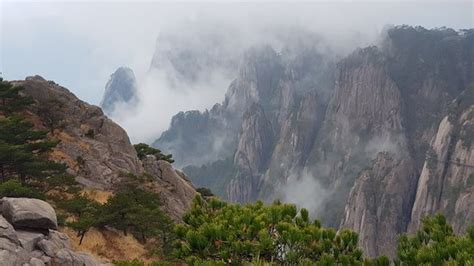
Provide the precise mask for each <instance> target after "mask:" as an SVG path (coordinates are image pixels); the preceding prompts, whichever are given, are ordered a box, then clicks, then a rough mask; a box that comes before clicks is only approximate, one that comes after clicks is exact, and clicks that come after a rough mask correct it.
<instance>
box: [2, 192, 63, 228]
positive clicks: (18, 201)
mask: <svg viewBox="0 0 474 266" xmlns="http://www.w3.org/2000/svg"><path fill="white" fill-rule="evenodd" d="M0 204H1V206H2V215H3V216H4V217H5V218H6V219H7V220H8V222H10V223H11V224H12V225H13V226H15V227H23V228H31V229H45V230H48V229H57V228H58V222H57V218H56V212H55V211H54V209H53V207H51V205H49V204H48V203H46V202H44V201H42V200H38V199H28V198H3V199H1V201H0Z"/></svg>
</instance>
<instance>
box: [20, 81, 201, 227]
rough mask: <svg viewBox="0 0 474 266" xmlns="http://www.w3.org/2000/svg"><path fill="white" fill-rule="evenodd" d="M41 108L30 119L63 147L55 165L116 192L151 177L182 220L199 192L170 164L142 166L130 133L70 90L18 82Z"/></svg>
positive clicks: (169, 207)
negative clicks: (131, 178)
mask: <svg viewBox="0 0 474 266" xmlns="http://www.w3.org/2000/svg"><path fill="white" fill-rule="evenodd" d="M14 84H15V85H19V86H23V87H24V88H25V90H24V91H23V92H24V93H25V94H26V95H28V96H31V97H32V98H33V99H34V100H35V102H36V104H34V105H33V107H31V108H30V110H29V111H28V114H27V116H28V118H29V120H31V121H32V122H33V123H34V124H35V126H36V127H37V128H39V129H43V130H49V131H50V137H51V138H53V139H57V140H59V141H60V143H59V144H58V146H57V147H56V148H55V149H54V150H53V152H52V153H51V155H50V156H51V159H53V160H55V161H58V162H62V163H65V164H66V165H67V166H68V171H69V172H70V173H71V174H73V175H74V176H76V180H77V181H78V182H79V183H81V184H82V185H84V186H85V187H87V188H96V189H100V190H108V191H113V190H114V189H115V188H116V187H117V186H119V185H120V183H121V182H122V181H123V180H124V178H126V175H127V174H133V175H137V176H139V175H142V174H144V173H148V174H151V175H152V176H153V177H154V180H155V182H154V186H155V189H156V190H157V191H158V192H160V193H162V195H163V199H164V203H165V208H166V210H167V211H168V212H169V214H170V215H171V216H172V217H173V218H175V219H176V220H179V218H180V217H181V215H182V214H183V213H184V212H185V210H186V209H187V208H188V207H189V204H190V202H191V200H192V198H193V197H194V195H195V193H196V192H195V190H194V188H193V187H192V185H190V184H189V181H188V180H187V178H186V176H184V175H183V174H182V173H180V172H176V171H175V170H174V169H173V168H172V166H171V165H169V164H168V163H166V162H162V161H157V160H156V159H155V160H154V161H153V159H151V158H147V159H146V160H145V161H143V162H142V161H140V159H138V157H137V153H136V151H135V148H134V147H133V146H132V144H131V143H130V140H129V138H128V136H127V133H126V132H125V131H124V130H123V129H122V128H121V127H120V126H118V125H117V124H115V123H114V122H113V121H112V120H110V119H109V118H107V116H105V115H104V114H103V112H102V110H101V109H100V108H99V107H96V106H93V105H89V104H87V103H85V102H83V101H81V100H79V99H78V98H76V96H75V95H73V94H72V93H71V92H69V91H68V90H67V89H65V88H63V87H61V86H59V85H57V84H55V83H54V82H52V81H46V80H44V79H43V78H41V77H39V76H35V77H29V78H26V80H24V81H15V82H14Z"/></svg>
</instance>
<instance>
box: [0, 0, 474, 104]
mask: <svg viewBox="0 0 474 266" xmlns="http://www.w3.org/2000/svg"><path fill="white" fill-rule="evenodd" d="M0 10H1V12H0V23H1V35H0V40H1V42H0V43H1V54H0V71H1V72H3V77H4V78H6V79H23V78H24V77H25V76H28V75H34V74H40V75H42V76H44V77H45V78H46V79H51V80H55V81H56V82H57V83H60V84H62V85H64V86H66V87H68V88H69V89H70V90H72V91H73V92H74V93H76V94H77V95H78V96H79V97H80V98H82V99H84V100H86V101H88V102H90V103H93V104H98V103H99V101H100V98H101V96H102V93H103V90H104V85H105V83H106V81H107V80H108V78H109V76H110V74H111V73H112V72H113V71H114V70H115V69H116V68H117V67H119V66H122V65H127V66H130V67H132V68H133V69H134V70H135V71H136V72H137V75H142V74H143V73H144V72H145V71H146V70H147V68H148V66H149V64H150V60H151V56H152V54H153V50H154V47H155V40H156V37H157V35H158V34H159V32H160V29H161V28H162V27H168V26H170V25H172V24H176V23H181V22H182V21H186V20H188V21H189V20H191V21H192V20H199V19H201V18H209V17H210V16H211V17H212V16H214V17H215V19H216V20H222V22H223V23H235V24H238V23H239V22H241V23H242V26H243V27H251V25H252V23H260V24H261V23H268V24H275V25H278V23H282V24H283V23H295V24H303V25H307V26H308V27H315V28H326V29H327V30H328V31H332V30H334V31H339V30H340V29H341V28H345V29H348V30H353V31H359V32H362V33H363V34H368V35H370V34H373V33H374V32H377V31H380V29H381V28H383V26H384V25H385V24H412V25H415V24H416V25H422V26H425V27H428V28H431V27H439V26H448V27H453V28H456V29H458V28H469V27H473V13H474V11H473V5H472V1H467V2H462V1H446V2H434V1H410V3H408V2H401V3H400V2H394V1H370V2H369V1H345V2H337V4H328V3H326V2H313V3H307V2H306V3H300V4H294V2H291V3H290V2H288V3H285V2H276V3H272V2H271V1H256V2H253V3H249V2H247V3H237V2H231V1H222V2H205V3H199V1H191V2H189V1H188V2H187V3H186V2H179V3H176V2H175V3H172V2H151V1H147V2H138V1H97V2H96V1H75V2H69V1H50V2H45V1H34V2H33V1H31V2H29V1H5V0H0ZM335 34H336V35H337V33H335ZM341 34H342V33H341Z"/></svg>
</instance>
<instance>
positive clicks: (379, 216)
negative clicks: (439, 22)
mask: <svg viewBox="0 0 474 266" xmlns="http://www.w3.org/2000/svg"><path fill="white" fill-rule="evenodd" d="M296 47H297V49H295V47H292V46H291V47H290V46H289V47H287V48H284V49H282V50H281V51H279V52H278V53H277V52H275V51H272V48H271V47H260V48H258V49H252V50H250V51H248V53H247V54H246V55H245V56H244V59H243V60H242V64H241V65H240V67H239V74H238V77H237V78H236V80H234V81H233V82H232V84H231V85H230V87H229V90H228V93H227V95H226V100H225V101H224V103H223V105H222V106H221V108H222V109H223V110H231V112H232V113H237V114H245V115H243V116H242V117H238V118H239V119H236V120H234V122H233V123H236V124H238V125H239V128H241V129H242V130H241V131H240V134H239V135H237V136H236V138H237V139H238V140H237V141H236V142H235V143H236V144H235V145H236V146H235V151H236V152H235V153H234V164H233V166H235V167H236V168H237V170H236V172H232V177H230V178H229V177H228V173H227V172H226V177H225V180H226V182H227V183H226V185H225V187H226V190H225V196H227V197H228V198H230V199H231V200H235V201H240V202H241V201H247V200H255V199H263V200H267V201H268V200H272V199H275V198H282V197H285V195H286V194H285V192H286V191H287V190H288V189H291V187H298V186H297V185H295V184H297V182H298V180H300V181H301V180H303V179H304V178H303V177H309V178H310V179H311V180H313V181H315V182H317V183H318V184H320V187H322V189H323V190H324V192H325V193H320V194H324V195H318V193H317V192H315V193H314V194H313V195H311V194H308V195H294V197H299V196H301V197H303V198H301V199H298V200H297V201H295V202H298V203H303V204H305V203H308V202H316V201H318V202H319V201H321V202H322V203H321V204H317V206H318V207H315V208H314V209H312V210H311V211H312V212H315V213H316V216H317V217H319V218H321V219H322V221H323V223H325V224H326V225H330V226H335V227H337V226H342V227H350V228H353V229H355V230H356V231H358V232H359V233H360V234H361V238H360V244H361V245H362V246H363V247H364V249H365V250H366V252H368V254H369V255H371V256H375V255H379V254H386V255H393V254H394V253H393V252H394V247H395V240H396V236H397V234H399V233H402V232H405V231H407V230H408V227H410V228H413V229H415V228H416V227H417V226H418V224H417V222H416V221H417V220H419V218H421V217H422V216H424V215H425V214H431V213H434V212H437V211H441V212H444V213H446V214H447V216H448V217H449V218H450V220H451V221H453V222H454V223H455V227H456V230H462V228H464V227H463V226H465V225H464V223H463V221H473V218H472V212H471V211H470V210H469V208H468V207H467V206H468V205H469V204H470V203H471V200H472V195H471V194H472V193H471V192H472V191H471V187H472V183H471V179H472V178H471V177H472V172H471V170H470V169H471V168H469V167H467V166H461V165H460V164H466V165H468V164H469V163H470V161H469V160H470V159H472V158H470V156H471V150H472V149H471V148H470V146H466V145H462V144H463V143H464V142H469V143H470V140H469V141H466V139H470V138H466V137H465V136H468V135H472V133H471V132H472V128H471V126H470V123H471V122H469V121H471V120H472V119H471V118H472V117H471V116H472V115H469V111H465V110H469V108H468V107H469V106H472V103H467V104H466V103H465V105H467V107H466V108H464V109H463V111H462V112H463V113H462V112H461V111H458V113H457V114H458V115H457V116H456V119H454V120H452V121H456V122H455V123H454V122H452V121H451V122H449V123H448V122H446V121H444V122H441V121H442V120H443V118H444V117H445V116H447V115H448V113H449V112H450V104H451V102H452V101H453V99H455V98H457V97H458V96H459V97H460V95H462V94H461V93H462V92H463V91H465V90H466V89H467V88H468V87H469V85H470V84H472V83H473V82H474V57H473V55H474V50H473V49H474V48H473V47H474V32H473V31H472V30H466V31H460V32H456V31H453V30H451V29H434V30H427V29H424V28H421V27H408V26H401V27H395V28H393V29H390V30H388V31H387V32H386V34H385V36H384V40H383V41H382V42H381V43H380V44H379V45H378V46H372V47H367V48H364V49H357V50H356V51H354V52H353V53H352V54H350V55H349V56H347V57H345V58H343V59H341V60H339V62H338V63H337V65H336V66H335V67H334V64H333V63H331V62H334V61H331V60H335V59H334V58H332V59H331V58H328V57H326V56H322V55H321V53H320V52H318V50H317V49H316V50H314V49H308V48H307V47H305V46H296ZM461 98H462V97H461ZM464 98H465V96H464ZM253 104H257V105H256V106H258V107H259V108H255V106H254V105H253ZM461 113H462V114H461ZM235 121H237V122H235ZM440 123H441V125H440ZM455 125H457V126H455ZM461 125H464V126H461ZM270 128H271V129H270ZM438 128H439V129H438ZM234 134H236V133H234ZM458 135H459V136H464V137H463V138H464V140H460V138H458V137H457V136H458ZM234 136H235V135H234ZM438 138H439V140H437V139H438ZM430 146H431V148H430ZM430 154H431V155H430ZM425 155H426V156H428V157H426V156H425ZM430 156H431V157H436V158H438V157H439V158H442V159H443V160H444V159H445V158H448V159H449V160H450V161H453V160H454V161H456V160H457V158H459V160H457V161H458V165H457V166H456V165H451V164H446V163H443V164H440V165H437V164H435V168H433V169H432V170H431V171H430V170H429V168H427V166H426V165H427V161H428V159H427V158H431V157H430ZM452 158H456V159H452ZM224 159H227V157H225V158H221V160H224ZM425 161H426V162H425ZM213 165H220V166H222V164H207V165H204V166H203V167H202V168H205V169H206V171H199V172H205V173H206V174H207V175H212V171H210V170H209V169H210V168H212V167H213ZM201 170H202V169H201ZM233 171H235V169H234V170H233ZM222 172H225V171H220V172H219V173H222ZM216 173H217V171H216ZM215 179H219V176H218V175H217V174H216V175H215ZM290 179H291V182H290ZM206 180H207V179H206ZM193 181H196V182H198V183H199V180H195V179H193ZM208 181H209V180H208ZM208 181H206V182H207V183H206V184H210V182H208ZM295 181H296V183H295ZM211 184H212V183H211ZM220 185H221V184H220ZM289 186H291V187H289ZM211 188H212V187H211ZM289 200H290V201H291V199H289ZM308 206H316V205H311V204H308ZM415 220H416V221H415Z"/></svg>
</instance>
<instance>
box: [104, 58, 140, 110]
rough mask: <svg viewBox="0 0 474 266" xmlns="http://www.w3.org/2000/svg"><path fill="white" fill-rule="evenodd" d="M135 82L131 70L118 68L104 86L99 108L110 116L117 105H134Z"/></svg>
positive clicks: (135, 99)
mask: <svg viewBox="0 0 474 266" xmlns="http://www.w3.org/2000/svg"><path fill="white" fill-rule="evenodd" d="M137 97H138V96H137V80H136V78H135V74H134V73H133V70H132V69H130V68H128V67H120V68H118V69H117V70H116V71H115V72H114V73H113V74H112V75H111V76H110V79H109V81H108V82H107V84H106V85H105V92H104V95H103V98H102V101H101V102H100V107H102V109H103V110H104V112H105V113H107V114H111V113H112V112H113V111H114V110H115V108H116V105H118V104H130V105H134V104H136V101H137V100H138V98H137Z"/></svg>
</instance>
